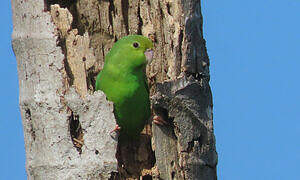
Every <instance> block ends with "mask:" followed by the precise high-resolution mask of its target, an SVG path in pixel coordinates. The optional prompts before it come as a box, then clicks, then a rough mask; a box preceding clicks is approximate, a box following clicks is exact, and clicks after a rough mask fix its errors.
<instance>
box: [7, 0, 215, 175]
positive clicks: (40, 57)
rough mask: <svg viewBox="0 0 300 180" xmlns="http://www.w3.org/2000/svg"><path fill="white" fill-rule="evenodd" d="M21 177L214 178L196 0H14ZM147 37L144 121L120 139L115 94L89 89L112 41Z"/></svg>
mask: <svg viewBox="0 0 300 180" xmlns="http://www.w3.org/2000/svg"><path fill="white" fill-rule="evenodd" d="M12 8H13V21H14V30H13V35H12V38H13V42H12V44H13V49H14V52H15V54H16V58H17V61H18V74H19V83H20V109H21V114H22V120H23V127H24V136H25V148H26V170H27V174H28V179H138V178H141V179H205V180H206V179H209V180H210V179H217V178H216V164H217V154H216V150H215V139H214V134H213V120H212V96H211V90H210V87H209V59H208V55H207V52H206V47H205V40H204V39H203V35H202V15H201V7H200V0H187V1H179V0H176V1H169V0H163V1H159V0H153V1H150V0H136V1H134V0H123V1H121V0H115V1H113V0H77V1H69V0H44V1H42V0H12ZM128 34H143V35H144V36H148V37H149V38H151V39H152V40H153V41H154V44H155V54H154V58H155V60H154V61H153V62H152V63H151V64H150V65H149V66H148V67H147V76H148V80H149V85H150V87H151V89H150V91H151V92H150V94H151V102H152V107H153V110H154V112H155V113H156V114H159V115H161V116H163V117H164V118H165V119H166V120H167V121H168V123H169V124H168V125H166V126H157V125H152V123H151V122H148V124H147V125H146V127H145V129H144V131H143V132H142V135H141V139H140V141H138V142H131V143H128V144H125V145H124V144H123V145H120V144H119V145H118V142H117V140H116V139H115V138H114V137H112V136H111V134H110V133H109V132H110V131H111V130H112V129H113V127H114V126H115V119H114V115H113V104H112V103H110V102H107V100H106V98H105V95H104V94H103V93H102V92H94V89H95V87H94V85H95V77H96V75H97V73H98V72H99V71H100V70H101V68H102V67H103V62H104V56H105V54H107V52H108V51H109V49H110V48H111V47H112V45H113V43H114V42H115V41H116V40H118V39H120V38H121V37H123V36H125V35H128Z"/></svg>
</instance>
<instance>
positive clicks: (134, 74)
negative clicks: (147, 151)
mask: <svg viewBox="0 0 300 180" xmlns="http://www.w3.org/2000/svg"><path fill="white" fill-rule="evenodd" d="M151 48H153V44H152V42H151V41H150V40H149V39H148V38H146V37H144V36H140V35H130V36H126V37H124V38H122V39H120V40H119V41H118V42H116V43H115V44H114V45H113V47H112V49H111V50H110V52H109V53H108V54H107V55H106V57H105V64H104V67H103V69H102V71H101V72H100V73H99V74H98V76H97V80H96V90H102V91H103V92H104V93H105V94H106V96H107V99H108V100H110V101H112V102H113V103H114V114H115V117H116V120H117V124H118V125H119V126H120V127H121V130H120V133H121V135H125V136H128V137H132V138H134V137H138V136H139V134H140V132H141V131H142V129H143V127H144V125H145V122H146V120H147V119H148V118H149V117H150V101H149V92H148V85H147V82H146V75H145V67H146V64H147V60H146V57H145V54H144V53H145V51H146V50H147V49H151Z"/></svg>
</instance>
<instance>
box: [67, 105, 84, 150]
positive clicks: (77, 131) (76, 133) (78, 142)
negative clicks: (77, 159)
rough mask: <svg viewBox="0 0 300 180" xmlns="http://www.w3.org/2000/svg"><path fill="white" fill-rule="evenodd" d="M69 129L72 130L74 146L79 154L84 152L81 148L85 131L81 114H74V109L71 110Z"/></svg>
mask: <svg viewBox="0 0 300 180" xmlns="http://www.w3.org/2000/svg"><path fill="white" fill-rule="evenodd" d="M69 130H70V135H71V138H72V142H73V144H74V147H75V148H76V150H77V151H78V152H79V154H81V152H82V149H81V148H82V146H83V143H84V140H83V131H82V128H81V124H80V121H79V116H78V115H74V114H73V112H72V111H71V115H70V116H69Z"/></svg>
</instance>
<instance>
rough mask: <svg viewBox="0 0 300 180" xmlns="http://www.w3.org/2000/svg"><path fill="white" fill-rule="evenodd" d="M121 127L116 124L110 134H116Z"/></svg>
mask: <svg viewBox="0 0 300 180" xmlns="http://www.w3.org/2000/svg"><path fill="white" fill-rule="evenodd" d="M120 130H121V127H120V126H119V125H118V124H117V125H116V127H115V129H113V130H112V131H110V133H113V132H116V131H120Z"/></svg>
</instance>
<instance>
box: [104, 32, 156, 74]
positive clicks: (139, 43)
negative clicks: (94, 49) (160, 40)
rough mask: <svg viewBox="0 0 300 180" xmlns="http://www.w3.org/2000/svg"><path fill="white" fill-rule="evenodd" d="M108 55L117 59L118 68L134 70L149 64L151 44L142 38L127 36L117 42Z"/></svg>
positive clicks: (148, 40) (151, 52)
mask: <svg viewBox="0 0 300 180" xmlns="http://www.w3.org/2000/svg"><path fill="white" fill-rule="evenodd" d="M109 54H110V55H111V56H114V58H113V59H117V60H116V61H118V62H117V63H118V65H119V66H120V67H126V68H130V69H136V68H139V67H144V66H145V65H146V64H147V63H150V62H151V60H152V58H153V43H152V41H151V40H150V39H148V38H146V37H144V36H141V35H129V36H126V37H123V38H122V39H120V40H119V41H117V42H116V43H115V44H114V45H113V47H112V49H111V51H110V53H109ZM110 55H109V56H110Z"/></svg>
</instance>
